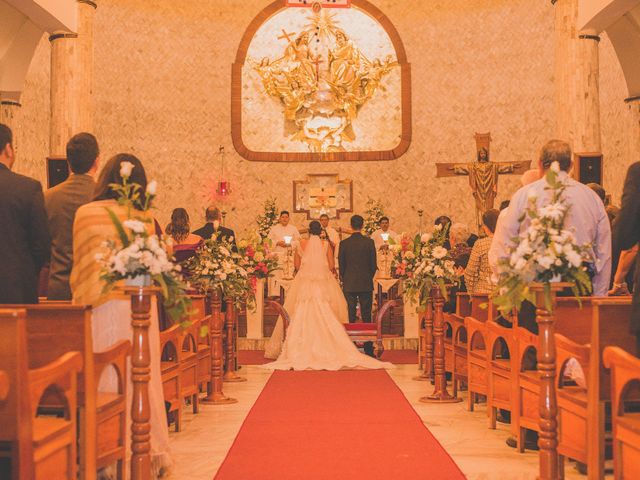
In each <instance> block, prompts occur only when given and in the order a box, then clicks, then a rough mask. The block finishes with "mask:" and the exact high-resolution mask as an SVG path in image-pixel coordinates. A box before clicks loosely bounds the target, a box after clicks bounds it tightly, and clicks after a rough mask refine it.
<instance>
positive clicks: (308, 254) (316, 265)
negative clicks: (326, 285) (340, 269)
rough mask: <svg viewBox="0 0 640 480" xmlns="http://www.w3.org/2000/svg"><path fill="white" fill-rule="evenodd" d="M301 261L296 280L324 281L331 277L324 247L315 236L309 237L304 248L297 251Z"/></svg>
mask: <svg viewBox="0 0 640 480" xmlns="http://www.w3.org/2000/svg"><path fill="white" fill-rule="evenodd" d="M299 254H300V257H301V261H300V269H299V270H298V274H297V275H296V279H299V280H298V281H300V280H303V279H307V280H313V279H326V278H327V276H328V275H331V272H330V271H329V263H328V262H327V252H326V250H325V245H324V244H323V242H322V240H321V239H320V237H318V236H317V235H310V236H309V240H308V241H307V245H306V248H305V249H304V250H302V249H300V251H299Z"/></svg>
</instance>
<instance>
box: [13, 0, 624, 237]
mask: <svg viewBox="0 0 640 480" xmlns="http://www.w3.org/2000/svg"><path fill="white" fill-rule="evenodd" d="M268 3H269V2H268V1H266V0H244V1H242V2H239V1H237V0H219V1H216V2H204V3H203V2H200V1H196V0H182V1H180V2H173V1H169V0H157V1H154V2H149V1H148V0H100V1H99V7H98V10H97V13H96V23H95V81H94V94H95V98H94V104H95V122H94V123H95V129H96V132H95V133H96V134H97V136H98V137H99V140H100V143H101V147H102V152H103V157H104V158H105V159H106V158H108V157H109V156H111V155H113V154H115V153H117V152H121V151H130V152H133V153H134V154H136V155H138V156H139V157H140V158H141V159H142V160H143V162H144V164H145V166H146V167H147V168H148V171H149V175H150V177H153V178H156V179H158V180H159V182H160V186H161V189H160V199H159V202H158V217H159V219H160V221H161V222H162V223H165V222H166V221H167V220H168V217H169V215H170V212H171V209H172V208H174V207H178V206H182V207H186V208H187V209H188V210H189V212H190V214H191V217H192V222H193V223H194V224H199V223H200V222H201V221H202V218H203V213H202V212H203V209H204V207H205V206H206V205H208V204H209V203H210V202H211V201H214V200H215V199H214V198H212V197H213V191H214V189H215V182H216V181H217V179H218V173H219V162H218V160H217V157H216V155H215V152H217V150H218V145H224V146H225V147H226V150H227V152H229V154H228V155H227V162H226V171H227V172H228V175H227V177H228V179H229V180H230V181H231V184H232V188H233V193H232V195H231V196H230V197H229V198H228V199H227V200H226V204H224V205H223V206H224V208H225V209H226V210H227V211H228V212H229V214H228V223H229V225H231V226H232V227H235V228H236V229H237V230H240V231H246V230H248V229H253V228H254V223H253V220H254V218H255V216H256V215H257V214H258V213H259V212H260V210H261V203H262V201H263V200H264V199H265V198H267V197H268V196H270V195H274V196H276V197H277V198H278V201H279V205H280V207H281V208H288V209H291V208H292V182H293V180H297V179H303V178H304V177H305V175H306V174H307V173H339V174H340V176H341V177H342V178H349V179H352V180H353V181H354V198H355V209H356V211H359V212H361V211H362V210H363V209H364V204H365V202H366V200H367V198H368V197H373V198H379V199H382V200H383V201H384V203H385V205H386V208H387V213H388V214H390V215H391V216H392V221H393V222H394V223H395V225H394V228H395V229H396V230H398V231H403V230H407V231H408V230H413V229H416V228H417V224H418V217H417V214H416V211H417V210H418V209H424V211H425V218H424V220H425V223H430V222H432V220H433V219H434V218H435V217H436V216H438V215H441V214H451V215H452V216H453V218H454V219H455V220H458V221H465V222H467V223H469V224H471V225H472V224H473V218H474V212H473V199H472V197H471V194H470V192H469V187H468V184H467V180H466V178H464V177H460V178H451V179H436V178H434V177H435V165H434V164H435V163H436V162H464V161H471V160H472V159H473V157H474V153H475V143H474V138H473V136H474V133H475V132H486V131H491V134H492V136H493V139H494V141H493V144H492V151H491V153H492V159H493V160H494V161H510V160H528V159H531V160H534V159H535V158H536V156H537V152H538V150H539V148H540V146H541V145H542V144H543V143H544V142H545V141H546V140H547V139H549V138H551V137H552V136H553V134H554V119H553V115H554V104H553V102H554V101H553V92H554V86H553V35H552V33H553V31H552V29H553V7H552V6H551V5H550V2H541V1H532V0H430V1H414V2H408V1H406V0H374V1H373V3H374V4H375V5H376V6H377V7H379V8H380V9H381V10H382V11H383V12H385V14H386V15H387V16H388V17H389V18H390V19H391V21H392V22H393V23H394V24H395V25H396V27H397V29H398V30H399V32H400V35H401V36H402V39H403V41H404V43H405V47H406V49H407V54H408V58H409V61H410V62H411V64H412V78H413V86H412V87H413V119H414V120H413V142H412V144H411V147H410V149H409V151H408V152H407V153H406V154H405V155H404V156H403V157H401V158H400V159H398V160H395V161H390V162H366V163H331V164H311V163H306V164H300V163H298V164H267V163H253V162H248V161H245V160H243V159H242V158H240V157H239V155H237V154H236V153H235V151H234V150H233V147H232V144H231V138H230V91H231V85H230V78H231V63H232V62H233V59H234V58H235V54H236V49H237V46H238V43H239V41H240V38H241V36H242V33H243V32H244V30H245V28H246V27H247V25H248V24H249V22H250V21H251V20H252V19H253V17H254V16H255V15H256V14H257V13H258V12H259V11H260V10H261V9H262V8H264V7H265V6H266V5H267V4H268ZM611 50H612V49H611V46H610V45H608V44H607V42H606V41H605V40H603V42H602V44H601V52H602V54H601V56H602V63H601V71H602V75H603V78H602V82H601V91H602V98H603V119H602V121H603V144H604V154H605V159H606V160H605V162H606V166H607V167H606V175H605V181H606V182H607V183H606V186H607V188H608V189H613V193H614V195H619V190H620V188H621V187H620V185H621V182H622V179H621V178H619V177H618V175H619V174H618V172H620V171H621V168H620V166H621V164H624V165H626V164H627V163H628V160H627V159H626V158H625V157H626V154H624V153H623V152H624V151H625V149H626V148H627V147H626V145H628V139H627V138H625V134H624V130H623V128H622V127H621V125H622V123H621V122H623V120H624V119H623V118H619V117H620V112H622V113H624V109H625V108H626V107H625V106H624V104H622V99H623V98H624V97H625V96H626V95H625V90H624V82H622V83H621V81H620V79H621V73H620V67H619V65H618V64H617V61H616V59H615V56H614V54H613V52H612V51H611ZM49 51H50V48H49V45H48V41H47V40H46V38H43V40H42V43H41V45H40V46H39V48H38V51H37V53H36V56H35V58H34V60H33V63H32V65H31V69H30V72H29V76H28V78H27V86H26V89H25V92H24V95H23V97H22V102H23V107H22V111H21V112H20V117H21V118H20V122H21V125H22V133H21V134H20V135H19V138H18V142H19V164H18V168H19V170H21V171H22V172H26V173H28V174H31V175H33V176H35V177H37V178H39V179H41V180H44V176H45V175H44V158H45V157H46V154H47V150H48V148H47V139H48V116H49V69H50V67H49ZM616 69H617V70H616ZM518 186H519V182H518V178H517V177H503V178H502V179H501V182H500V188H499V195H498V201H500V200H502V199H505V198H508V197H509V196H510V195H511V194H512V193H513V192H514V191H515V189H516V188H517V187H518ZM295 221H296V222H297V223H302V221H303V216H302V215H299V216H297V218H296V219H295ZM347 222H348V220H347V219H346V218H343V219H341V220H340V222H339V223H340V224H343V225H346V224H347Z"/></svg>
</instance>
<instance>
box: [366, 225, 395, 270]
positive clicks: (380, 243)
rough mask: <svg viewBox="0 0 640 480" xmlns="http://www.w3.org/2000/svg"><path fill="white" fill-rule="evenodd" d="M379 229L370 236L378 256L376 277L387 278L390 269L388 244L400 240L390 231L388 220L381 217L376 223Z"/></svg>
mask: <svg viewBox="0 0 640 480" xmlns="http://www.w3.org/2000/svg"><path fill="white" fill-rule="evenodd" d="M378 225H379V226H380V228H378V230H376V231H375V232H373V233H372V234H371V239H372V240H373V243H374V244H375V246H376V252H377V254H378V256H377V258H378V274H377V275H378V276H382V277H385V278H386V277H389V276H391V275H390V269H391V252H390V251H389V244H390V243H391V241H393V242H397V241H399V240H400V238H399V235H398V234H397V233H396V232H394V231H393V230H391V228H389V227H390V223H389V218H388V217H382V218H381V219H380V221H379V222H378Z"/></svg>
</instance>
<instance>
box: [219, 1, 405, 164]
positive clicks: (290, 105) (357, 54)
mask: <svg viewBox="0 0 640 480" xmlns="http://www.w3.org/2000/svg"><path fill="white" fill-rule="evenodd" d="M294 3H295V5H294ZM285 5H286V4H285V3H283V2H282V1H276V2H274V3H272V4H271V5H269V6H268V7H267V8H266V9H265V10H263V12H261V14H260V15H258V16H257V17H256V19H255V20H254V22H252V23H251V25H250V27H249V28H248V30H247V31H246V32H245V35H244V37H243V39H242V42H241V44H240V48H239V49H238V53H237V55H236V61H235V63H234V64H233V70H232V74H233V78H232V125H231V130H232V137H233V143H234V146H235V148H236V150H237V151H238V153H239V154H240V155H242V156H243V157H245V158H246V159H248V160H255V161H279V162H287V161H294V162H296V161H345V160H347V161H348V160H391V159H394V158H398V157H399V156H400V155H402V154H403V153H404V152H405V151H406V150H407V148H408V147H409V143H410V141H411V92H410V88H411V79H410V65H409V64H408V62H407V58H406V54H405V51H404V46H403V44H402V41H401V39H400V36H399V34H398V32H397V30H396V29H395V27H394V26H393V24H391V22H390V21H389V19H388V18H387V17H386V16H385V15H384V14H383V13H382V12H381V11H380V10H378V9H377V8H376V7H374V6H373V5H371V4H370V3H369V2H368V1H366V0H353V1H351V2H345V1H344V0H343V1H341V2H331V1H329V2H326V1H322V2H308V3H305V2H297V1H294V2H293V3H292V4H291V5H290V6H291V7H304V6H308V7H309V8H289V7H287V6H285ZM328 6H332V7H337V6H342V7H344V8H325V7H328Z"/></svg>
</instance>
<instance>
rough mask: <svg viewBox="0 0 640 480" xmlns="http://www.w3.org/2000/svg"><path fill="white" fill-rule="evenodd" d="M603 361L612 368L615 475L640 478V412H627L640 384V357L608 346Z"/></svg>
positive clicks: (623, 477) (619, 479)
mask: <svg viewBox="0 0 640 480" xmlns="http://www.w3.org/2000/svg"><path fill="white" fill-rule="evenodd" d="M603 361H604V365H605V367H606V368H609V369H610V370H611V392H612V394H611V399H612V408H611V412H612V413H611V416H612V421H613V471H614V475H615V478H616V480H624V479H627V478H640V414H638V413H627V412H625V400H626V397H627V395H628V393H629V391H631V390H632V389H635V390H636V391H637V390H638V387H640V358H638V357H636V356H633V355H630V354H629V353H628V352H625V351H624V350H622V349H621V348H618V347H607V348H605V349H604V352H603Z"/></svg>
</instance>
